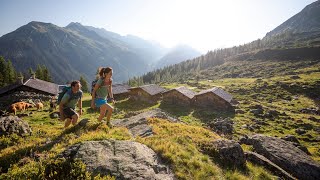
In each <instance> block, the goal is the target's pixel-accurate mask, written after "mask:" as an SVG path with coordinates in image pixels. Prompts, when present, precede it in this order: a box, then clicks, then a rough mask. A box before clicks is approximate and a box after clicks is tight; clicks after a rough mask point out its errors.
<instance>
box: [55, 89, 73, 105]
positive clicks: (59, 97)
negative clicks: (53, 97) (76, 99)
mask: <svg viewBox="0 0 320 180" xmlns="http://www.w3.org/2000/svg"><path fill="white" fill-rule="evenodd" d="M69 90H71V86H66V87H64V88H63V89H62V91H61V92H59V94H58V100H57V104H58V105H59V104H60V102H61V100H62V97H63V96H64V94H66V92H68V91H69Z"/></svg>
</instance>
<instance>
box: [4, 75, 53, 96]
mask: <svg viewBox="0 0 320 180" xmlns="http://www.w3.org/2000/svg"><path fill="white" fill-rule="evenodd" d="M20 86H27V87H30V88H33V89H36V90H39V91H43V92H46V93H49V94H52V95H57V94H58V89H59V88H58V85H57V84H55V83H51V82H47V81H43V80H40V79H37V78H29V79H27V80H26V81H24V82H23V83H22V82H21V80H17V82H15V83H14V84H11V85H8V86H6V87H3V88H1V89H0V95H1V94H4V93H6V92H8V91H11V90H14V89H16V88H18V87H20Z"/></svg>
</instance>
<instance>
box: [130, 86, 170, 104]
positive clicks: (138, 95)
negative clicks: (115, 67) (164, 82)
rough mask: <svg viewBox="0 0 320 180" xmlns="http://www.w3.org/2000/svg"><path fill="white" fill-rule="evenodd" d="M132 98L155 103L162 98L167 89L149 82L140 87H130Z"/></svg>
mask: <svg viewBox="0 0 320 180" xmlns="http://www.w3.org/2000/svg"><path fill="white" fill-rule="evenodd" d="M129 91H130V98H132V99H134V100H139V101H144V102H149V103H154V102H156V101H158V100H159V99H161V97H162V94H161V93H162V92H164V91H165V89H164V88H162V87H160V86H158V85H156V84H149V85H144V86H139V87H134V88H130V89H129Z"/></svg>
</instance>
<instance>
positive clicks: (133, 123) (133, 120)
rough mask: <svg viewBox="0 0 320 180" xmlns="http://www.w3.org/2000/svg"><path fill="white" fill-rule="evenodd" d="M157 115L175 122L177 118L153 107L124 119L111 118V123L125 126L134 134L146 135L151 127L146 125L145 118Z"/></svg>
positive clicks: (150, 130) (150, 131) (149, 133)
mask: <svg viewBox="0 0 320 180" xmlns="http://www.w3.org/2000/svg"><path fill="white" fill-rule="evenodd" d="M151 117H157V118H162V119H167V120H169V121H171V122H177V121H178V120H176V119H174V118H172V117H170V116H168V115H167V114H166V113H164V112H162V111H161V110H160V109H154V110H151V111H147V112H144V113H141V114H138V115H136V116H132V117H130V118H125V119H116V120H112V121H111V123H112V125H113V126H116V127H126V128H127V129H128V130H129V132H130V133H131V134H132V135H133V136H134V137H136V136H140V137H146V136H150V135H152V134H153V133H152V128H151V126H149V125H148V121H147V118H151Z"/></svg>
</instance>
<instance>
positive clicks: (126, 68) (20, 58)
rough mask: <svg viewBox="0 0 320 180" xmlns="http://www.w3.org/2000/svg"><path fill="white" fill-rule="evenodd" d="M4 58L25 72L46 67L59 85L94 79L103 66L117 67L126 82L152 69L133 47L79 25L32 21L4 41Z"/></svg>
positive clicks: (1, 52)
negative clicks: (72, 81)
mask: <svg viewBox="0 0 320 180" xmlns="http://www.w3.org/2000/svg"><path fill="white" fill-rule="evenodd" d="M0 55H1V56H4V57H5V58H6V59H10V60H11V61H12V63H13V65H14V66H15V68H16V69H17V70H18V71H21V72H26V71H27V68H29V67H31V68H33V69H35V68H36V66H37V64H44V65H46V66H47V67H48V68H49V70H50V72H51V74H52V76H53V80H54V81H55V82H57V83H65V82H66V81H70V80H72V79H79V77H80V75H81V74H83V75H84V77H85V78H86V79H87V80H92V79H93V78H94V76H95V73H96V70H97V68H98V67H100V66H111V67H113V69H114V79H115V81H118V82H119V81H125V80H127V79H128V78H129V77H131V76H136V75H139V74H141V73H143V72H145V71H146V67H147V66H148V64H147V63H146V60H145V58H144V57H143V56H141V54H139V53H137V52H136V50H135V49H134V48H132V47H131V46H130V45H128V44H126V43H125V42H122V41H118V42H115V40H114V39H111V38H110V39H107V38H103V37H101V35H99V34H98V33H96V32H95V31H92V30H90V29H88V28H86V27H85V26H82V25H81V24H79V23H70V24H69V25H68V26H66V27H59V26H56V25H54V24H51V23H43V22H35V21H33V22H30V23H28V24H27V25H24V26H22V27H20V28H18V29H17V30H15V31H13V32H11V33H9V34H6V35H4V36H2V37H1V38H0Z"/></svg>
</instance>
